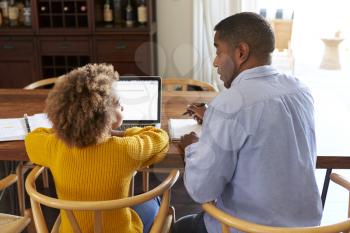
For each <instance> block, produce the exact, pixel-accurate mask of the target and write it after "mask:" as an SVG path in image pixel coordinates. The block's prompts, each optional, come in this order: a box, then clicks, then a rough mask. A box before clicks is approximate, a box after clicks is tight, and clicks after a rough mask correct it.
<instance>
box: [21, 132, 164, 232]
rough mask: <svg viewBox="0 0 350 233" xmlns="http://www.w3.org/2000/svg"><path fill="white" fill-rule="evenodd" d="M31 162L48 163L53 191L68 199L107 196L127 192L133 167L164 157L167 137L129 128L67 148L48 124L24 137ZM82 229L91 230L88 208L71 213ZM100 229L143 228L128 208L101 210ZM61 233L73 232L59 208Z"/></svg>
mask: <svg viewBox="0 0 350 233" xmlns="http://www.w3.org/2000/svg"><path fill="white" fill-rule="evenodd" d="M25 145H26V150H27V153H28V156H29V158H30V160H31V161H32V162H33V163H36V164H39V165H43V166H45V167H48V168H50V170H51V172H52V175H53V177H54V180H55V185H56V192H57V196H58V198H60V199H66V200H81V201H83V200H86V201H98V200H111V199H120V198H124V197H127V196H128V191H129V184H130V181H131V178H132V175H133V172H134V171H135V170H137V169H139V168H142V167H145V166H148V165H150V164H152V163H155V162H158V161H160V160H162V159H163V158H164V157H165V153H166V152H167V150H168V145H169V138H168V135H167V133H166V132H165V131H163V130H161V129H156V128H153V127H146V128H143V129H141V128H131V129H128V130H127V131H126V132H125V136H124V137H111V138H110V139H108V140H107V141H106V142H104V143H101V144H98V145H94V146H89V147H85V148H76V147H67V146H66V145H65V144H64V143H63V142H62V141H61V140H59V139H58V138H57V137H56V136H55V134H54V133H53V131H52V130H51V129H44V128H39V129H37V130H35V131H33V132H32V133H30V134H28V135H27V137H26V139H25ZM74 214H75V216H76V217H77V220H78V222H79V225H80V226H81V230H82V232H83V233H90V232H93V224H92V222H93V216H92V213H91V212H87V211H76V212H74ZM102 216H103V226H104V231H103V232H104V233H117V232H120V233H126V232H142V230H143V225H142V222H141V219H140V218H139V216H138V215H137V213H136V212H135V211H133V210H132V209H131V208H124V209H120V210H113V211H105V212H103V215H102ZM61 218H62V222H61V228H60V233H70V232H72V230H71V227H70V224H69V220H68V218H67V216H66V215H65V213H64V212H62V211H61Z"/></svg>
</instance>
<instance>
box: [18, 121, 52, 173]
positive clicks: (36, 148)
mask: <svg viewBox="0 0 350 233" xmlns="http://www.w3.org/2000/svg"><path fill="white" fill-rule="evenodd" d="M52 137H54V133H53V131H52V129H46V128H38V129H36V130H34V131H33V132H30V133H29V134H27V136H26V138H25V147H26V151H27V154H28V156H29V159H30V161H32V162H33V163H35V164H38V165H42V166H45V167H50V158H51V156H50V155H51V151H50V150H51V146H50V145H51V143H50V141H51V139H52Z"/></svg>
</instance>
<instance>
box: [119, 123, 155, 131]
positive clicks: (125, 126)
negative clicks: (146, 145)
mask: <svg viewBox="0 0 350 233" xmlns="http://www.w3.org/2000/svg"><path fill="white" fill-rule="evenodd" d="M146 126H153V127H156V124H147V125H144V124H126V125H121V126H120V127H119V128H118V130H121V131H125V130H126V129H129V128H132V127H140V128H144V127H146Z"/></svg>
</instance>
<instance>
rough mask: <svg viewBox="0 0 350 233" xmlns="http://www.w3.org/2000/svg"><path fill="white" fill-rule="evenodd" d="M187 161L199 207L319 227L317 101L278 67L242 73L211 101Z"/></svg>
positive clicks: (209, 224)
mask: <svg viewBox="0 0 350 233" xmlns="http://www.w3.org/2000/svg"><path fill="white" fill-rule="evenodd" d="M185 161H186V168H185V175H184V182H185V186H186V189H187V191H188V193H189V194H190V195H191V197H192V198H193V199H194V200H195V201H197V202H199V203H203V202H207V201H212V200H216V201H217V207H219V208H220V209H222V210H224V211H226V212H228V213H229V214H231V215H234V216H237V217H239V218H242V219H246V220H249V221H253V222H256V223H261V224H265V225H272V226H313V225H319V224H320V221H321V217H322V205H321V199H320V195H319V192H318V188H317V185H316V180H315V174H314V169H315V165H316V142H315V127H314V115H313V99H312V96H311V94H310V92H309V90H308V88H307V87H305V86H304V85H303V84H301V83H300V82H299V81H298V80H297V79H296V78H294V77H291V76H287V75H285V74H281V73H279V72H278V71H277V70H275V69H274V68H272V67H271V66H261V67H256V68H253V69H249V70H245V71H243V72H242V73H241V74H240V75H239V76H238V77H237V78H236V79H235V80H234V81H233V83H232V85H231V87H230V88H229V89H227V90H225V91H223V92H221V93H220V94H219V95H218V96H217V97H216V98H215V99H214V100H213V101H212V102H211V103H210V104H209V107H208V109H207V111H206V112H205V115H204V122H203V129H202V135H201V137H200V139H199V141H198V142H197V143H194V144H192V145H190V146H188V147H186V150H185ZM204 220H205V225H206V228H207V230H208V232H209V233H212V232H220V225H219V223H218V222H217V221H216V220H214V219H213V218H211V217H210V216H208V215H205V217H204ZM232 232H235V231H234V230H233V231H232Z"/></svg>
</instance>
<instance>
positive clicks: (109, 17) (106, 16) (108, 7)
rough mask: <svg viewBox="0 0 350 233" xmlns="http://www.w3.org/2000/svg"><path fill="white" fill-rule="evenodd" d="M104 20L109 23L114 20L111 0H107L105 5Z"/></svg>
mask: <svg viewBox="0 0 350 233" xmlns="http://www.w3.org/2000/svg"><path fill="white" fill-rule="evenodd" d="M103 21H104V22H105V23H107V24H109V23H111V22H112V21H113V11H112V9H111V4H110V3H109V0H106V2H105V4H104V6H103Z"/></svg>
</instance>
